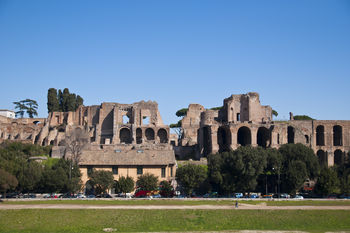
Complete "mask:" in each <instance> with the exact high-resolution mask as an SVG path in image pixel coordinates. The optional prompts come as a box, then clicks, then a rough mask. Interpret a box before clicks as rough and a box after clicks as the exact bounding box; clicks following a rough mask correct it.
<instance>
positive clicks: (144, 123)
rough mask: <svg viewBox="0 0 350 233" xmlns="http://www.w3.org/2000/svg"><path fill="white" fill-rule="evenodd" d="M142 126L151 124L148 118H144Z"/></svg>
mask: <svg viewBox="0 0 350 233" xmlns="http://www.w3.org/2000/svg"><path fill="white" fill-rule="evenodd" d="M142 124H143V125H148V124H149V117H148V116H143V117H142Z"/></svg>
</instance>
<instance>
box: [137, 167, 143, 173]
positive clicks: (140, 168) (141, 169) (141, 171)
mask: <svg viewBox="0 0 350 233" xmlns="http://www.w3.org/2000/svg"><path fill="white" fill-rule="evenodd" d="M142 174H143V167H142V166H137V175H142Z"/></svg>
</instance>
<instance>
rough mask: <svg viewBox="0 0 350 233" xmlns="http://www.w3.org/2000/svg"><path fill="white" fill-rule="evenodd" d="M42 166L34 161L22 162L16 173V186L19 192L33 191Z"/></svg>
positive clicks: (39, 178) (38, 180)
mask: <svg viewBox="0 0 350 233" xmlns="http://www.w3.org/2000/svg"><path fill="white" fill-rule="evenodd" d="M42 170H43V169H42V166H41V164H39V163H38V162H36V161H29V162H27V161H26V160H25V161H23V162H22V169H21V170H19V174H18V175H17V179H18V188H19V190H20V191H21V192H33V191H35V190H36V188H37V187H38V185H39V182H40V180H41V175H42Z"/></svg>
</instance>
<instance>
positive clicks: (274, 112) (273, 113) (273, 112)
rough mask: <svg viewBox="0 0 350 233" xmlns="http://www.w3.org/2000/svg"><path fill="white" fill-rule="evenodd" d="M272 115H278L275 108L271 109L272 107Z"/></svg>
mask: <svg viewBox="0 0 350 233" xmlns="http://www.w3.org/2000/svg"><path fill="white" fill-rule="evenodd" d="M272 115H274V116H275V117H277V116H278V112H277V111H276V110H273V109H272Z"/></svg>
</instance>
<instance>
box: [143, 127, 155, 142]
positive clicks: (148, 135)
mask: <svg viewBox="0 0 350 233" xmlns="http://www.w3.org/2000/svg"><path fill="white" fill-rule="evenodd" d="M145 134H146V139H147V140H148V141H151V140H154V130H153V129H151V128H148V129H146V132H145Z"/></svg>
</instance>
